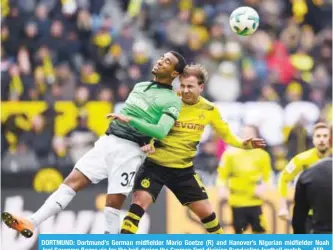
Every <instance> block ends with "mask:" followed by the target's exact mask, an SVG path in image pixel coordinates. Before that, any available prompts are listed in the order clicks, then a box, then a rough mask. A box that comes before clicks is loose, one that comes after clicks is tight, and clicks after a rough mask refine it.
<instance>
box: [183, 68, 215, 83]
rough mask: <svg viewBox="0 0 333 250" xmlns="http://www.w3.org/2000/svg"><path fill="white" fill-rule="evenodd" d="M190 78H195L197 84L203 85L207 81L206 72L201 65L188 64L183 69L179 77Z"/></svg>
mask: <svg viewBox="0 0 333 250" xmlns="http://www.w3.org/2000/svg"><path fill="white" fill-rule="evenodd" d="M190 76H195V77H196V78H197V79H198V83H199V84H204V83H206V81H207V79H208V71H207V69H206V68H205V67H204V66H202V65H201V64H189V65H187V66H186V67H185V68H184V71H183V73H182V74H181V76H180V77H181V78H187V77H190Z"/></svg>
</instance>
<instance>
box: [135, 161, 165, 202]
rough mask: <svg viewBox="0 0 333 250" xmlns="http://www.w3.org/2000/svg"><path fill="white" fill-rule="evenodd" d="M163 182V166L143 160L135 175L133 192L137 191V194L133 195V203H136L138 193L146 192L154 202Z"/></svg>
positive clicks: (138, 196)
mask: <svg viewBox="0 0 333 250" xmlns="http://www.w3.org/2000/svg"><path fill="white" fill-rule="evenodd" d="M164 184H165V176H164V169H163V167H161V166H157V165H154V164H152V163H149V162H147V161H145V162H144V164H143V165H142V166H141V167H140V168H139V170H138V173H137V175H136V176H135V180H134V185H133V192H135V193H137V195H134V196H133V201H134V199H135V203H138V200H139V199H140V193H141V194H142V192H146V193H148V194H149V195H150V196H151V198H152V202H155V201H156V200H157V197H158V195H159V193H160V192H161V190H162V188H163V186H164ZM142 196H143V195H141V197H142Z"/></svg>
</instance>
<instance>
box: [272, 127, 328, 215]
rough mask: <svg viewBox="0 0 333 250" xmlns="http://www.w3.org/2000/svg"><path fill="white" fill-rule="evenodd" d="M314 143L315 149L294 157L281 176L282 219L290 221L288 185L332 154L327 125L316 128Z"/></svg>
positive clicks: (313, 137) (279, 186)
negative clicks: (287, 198) (304, 171)
mask: <svg viewBox="0 0 333 250" xmlns="http://www.w3.org/2000/svg"><path fill="white" fill-rule="evenodd" d="M312 142H313V145H314V148H311V149H309V150H307V151H305V152H303V153H300V154H298V155H296V156H294V157H293V158H292V159H291V161H290V162H289V163H288V165H287V166H286V168H285V169H284V170H283V171H282V173H281V175H280V179H279V184H278V189H279V194H280V196H281V201H280V210H279V214H278V215H279V217H280V218H281V219H284V220H288V219H290V218H289V211H288V206H287V200H286V196H287V187H288V183H289V182H290V181H292V180H293V179H294V178H295V177H296V176H297V175H298V174H299V173H301V172H302V171H303V170H305V169H307V168H309V167H311V166H312V165H313V164H314V163H316V162H317V161H319V160H320V159H322V158H324V157H327V156H329V155H330V154H332V149H331V144H330V129H329V127H328V126H327V125H326V124H325V123H322V122H320V123H317V124H316V125H315V126H314V129H313V134H312Z"/></svg>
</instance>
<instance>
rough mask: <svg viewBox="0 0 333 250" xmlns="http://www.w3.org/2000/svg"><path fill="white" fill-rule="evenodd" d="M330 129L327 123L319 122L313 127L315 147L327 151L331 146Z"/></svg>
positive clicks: (323, 151) (322, 151) (320, 150)
mask: <svg viewBox="0 0 333 250" xmlns="http://www.w3.org/2000/svg"><path fill="white" fill-rule="evenodd" d="M330 134H331V133H330V129H329V127H328V126H327V124H326V123H323V122H319V123H317V124H316V125H315V126H314V128H313V134H312V142H313V145H314V146H315V148H316V149H317V150H318V151H319V152H321V153H325V152H326V151H327V150H328V149H329V148H330V137H331V136H330Z"/></svg>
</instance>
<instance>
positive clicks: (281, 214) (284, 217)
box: [278, 208, 290, 221]
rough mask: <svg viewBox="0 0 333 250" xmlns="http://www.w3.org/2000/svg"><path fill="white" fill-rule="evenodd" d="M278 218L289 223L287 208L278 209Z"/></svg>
mask: <svg viewBox="0 0 333 250" xmlns="http://www.w3.org/2000/svg"><path fill="white" fill-rule="evenodd" d="M278 217H279V218H280V219H281V220H284V221H289V220H290V216H289V211H288V209H287V208H280V210H279V213H278Z"/></svg>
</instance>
